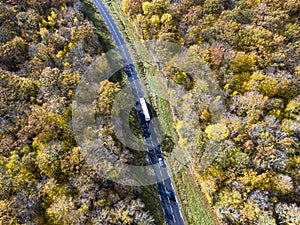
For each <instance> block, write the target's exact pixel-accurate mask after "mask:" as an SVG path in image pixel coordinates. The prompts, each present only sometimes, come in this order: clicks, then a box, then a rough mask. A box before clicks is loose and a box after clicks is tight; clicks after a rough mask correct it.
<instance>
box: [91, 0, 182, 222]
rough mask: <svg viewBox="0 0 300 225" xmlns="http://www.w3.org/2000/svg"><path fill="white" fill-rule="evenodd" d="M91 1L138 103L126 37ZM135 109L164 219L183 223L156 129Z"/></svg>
mask: <svg viewBox="0 0 300 225" xmlns="http://www.w3.org/2000/svg"><path fill="white" fill-rule="evenodd" d="M93 2H94V4H95V6H96V7H97V9H98V10H99V12H100V14H101V16H102V17H103V19H104V21H105V23H106V26H107V27H108V30H109V32H110V33H111V35H112V37H113V40H114V42H115V44H116V47H117V48H118V50H119V54H120V57H121V59H122V61H123V65H124V69H125V72H126V75H127V77H128V81H129V83H130V88H131V92H132V95H133V97H134V100H135V102H139V99H140V98H142V97H145V95H144V92H143V89H142V85H141V83H140V79H139V77H138V73H137V71H136V68H135V66H134V63H133V60H132V57H131V55H130V52H129V50H128V48H127V46H126V43H125V40H124V38H123V37H122V34H121V32H120V30H119V29H118V27H117V25H116V23H115V22H114V20H113V18H112V16H111V15H110V13H109V11H108V9H107V8H106V6H105V5H104V3H103V2H102V1H101V0H93ZM136 110H137V112H138V115H139V120H140V124H141V129H142V133H143V136H144V139H145V144H146V146H147V150H148V159H147V161H148V163H149V164H150V165H152V171H153V174H154V177H155V180H156V181H157V182H156V185H157V192H158V195H159V197H160V200H161V205H162V208H163V211H164V215H165V219H166V222H167V224H168V225H184V220H183V217H182V214H181V211H180V207H179V204H178V201H177V198H176V194H175V189H174V187H173V184H172V181H171V179H170V175H169V172H168V168H167V165H163V164H160V163H159V159H160V160H161V159H164V156H163V153H162V148H161V146H160V141H159V139H158V135H157V132H156V129H155V127H151V128H150V127H149V123H148V122H147V121H145V117H144V115H143V113H142V109H141V106H140V104H136Z"/></svg>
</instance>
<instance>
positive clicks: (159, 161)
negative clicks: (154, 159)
mask: <svg viewBox="0 0 300 225" xmlns="http://www.w3.org/2000/svg"><path fill="white" fill-rule="evenodd" d="M158 164H159V166H161V167H166V164H165V161H164V159H163V158H161V157H159V158H158Z"/></svg>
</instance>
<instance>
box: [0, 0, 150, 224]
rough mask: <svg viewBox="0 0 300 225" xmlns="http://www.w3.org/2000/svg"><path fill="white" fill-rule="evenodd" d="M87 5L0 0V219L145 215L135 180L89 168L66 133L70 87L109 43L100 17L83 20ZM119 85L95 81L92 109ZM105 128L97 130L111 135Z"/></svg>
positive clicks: (98, 110)
mask: <svg viewBox="0 0 300 225" xmlns="http://www.w3.org/2000/svg"><path fill="white" fill-rule="evenodd" d="M88 7H89V6H88V5H87V4H83V2H80V1H79V0H64V1H62V0H42V1H37V0H26V1H24V0H1V1H0V78H1V79H0V121H1V124H0V224H2V225H17V224H57V225H64V224H65V225H72V224H140V225H148V224H154V219H153V217H152V216H151V215H150V214H149V213H148V210H146V209H145V206H144V203H143V202H142V201H141V199H140V198H139V197H138V196H139V193H140V189H138V188H137V187H129V186H124V185H121V184H117V183H114V182H111V181H110V180H108V179H106V178H104V177H103V176H102V174H99V173H98V172H97V171H95V169H94V168H93V167H92V165H90V164H88V163H86V160H85V158H84V157H83V155H82V149H81V147H80V146H78V144H77V142H76V140H75V137H74V135H73V131H72V101H73V99H74V94H75V90H76V87H77V85H78V84H79V82H80V80H81V78H82V76H83V74H84V73H85V71H86V70H87V68H88V67H89V66H90V65H91V63H92V62H94V61H95V60H96V59H97V58H98V57H100V56H101V55H102V54H103V52H105V51H106V50H108V49H109V48H111V47H112V46H113V45H112V42H111V40H110V39H109V38H108V37H110V36H109V33H108V31H107V29H106V28H105V25H104V24H103V22H102V21H101V20H96V22H97V28H96V27H95V26H94V24H93V23H92V22H90V18H88V15H89V10H88ZM96 22H95V23H96ZM104 37H107V38H104ZM120 80H121V79H120ZM121 85H122V84H121V82H120V83H119V82H111V81H108V80H105V81H103V82H101V84H99V90H98V94H99V98H98V101H97V102H96V103H95V115H96V116H98V117H101V116H103V115H106V114H109V113H110V110H111V101H112V100H111V99H112V97H113V95H114V94H116V93H117V92H118V91H119V90H120V88H121ZM107 123H108V124H109V121H107ZM108 131H109V127H105V129H104V131H103V132H104V134H101V135H106V138H107V140H108V141H109V143H111V145H117V144H116V143H115V142H114V141H113V138H112V134H111V133H109V132H108ZM115 149H117V150H118V152H122V151H124V147H122V146H120V147H118V146H116V147H115Z"/></svg>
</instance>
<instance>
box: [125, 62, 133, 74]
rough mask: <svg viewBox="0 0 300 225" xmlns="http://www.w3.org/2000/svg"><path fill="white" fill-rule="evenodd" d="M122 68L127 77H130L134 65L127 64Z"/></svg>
mask: <svg viewBox="0 0 300 225" xmlns="http://www.w3.org/2000/svg"><path fill="white" fill-rule="evenodd" d="M124 70H125V72H126V74H127V76H128V77H131V76H132V75H133V74H134V65H133V64H129V65H126V66H125V67H124Z"/></svg>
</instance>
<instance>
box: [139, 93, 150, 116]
mask: <svg viewBox="0 0 300 225" xmlns="http://www.w3.org/2000/svg"><path fill="white" fill-rule="evenodd" d="M140 104H141V107H142V110H143V114H144V116H145V120H146V121H150V114H149V110H148V107H147V103H146V100H145V98H140Z"/></svg>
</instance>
